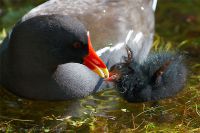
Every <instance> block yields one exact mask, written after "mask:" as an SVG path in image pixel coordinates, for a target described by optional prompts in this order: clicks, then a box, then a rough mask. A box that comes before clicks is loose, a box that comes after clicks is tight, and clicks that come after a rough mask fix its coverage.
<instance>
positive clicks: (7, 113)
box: [0, 0, 200, 132]
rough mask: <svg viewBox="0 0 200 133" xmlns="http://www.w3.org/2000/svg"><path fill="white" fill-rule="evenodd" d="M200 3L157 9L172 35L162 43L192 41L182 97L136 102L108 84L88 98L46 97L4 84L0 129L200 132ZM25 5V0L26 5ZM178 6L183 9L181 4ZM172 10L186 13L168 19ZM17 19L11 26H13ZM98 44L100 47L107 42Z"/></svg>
mask: <svg viewBox="0 0 200 133" xmlns="http://www.w3.org/2000/svg"><path fill="white" fill-rule="evenodd" d="M21 2H22V1H21ZM32 4H34V3H31V4H27V3H25V4H22V5H24V6H22V7H23V8H27V7H33V6H32ZM198 4H200V3H199V1H197V0H196V1H195V0H193V1H192V2H187V0H184V2H182V1H181V2H178V1H175V2H174V1H172V2H171V1H168V2H163V3H159V5H158V10H157V12H156V22H157V25H156V31H159V34H161V35H162V36H163V37H164V38H166V39H163V38H162V37H161V38H160V45H161V46H162V47H163V45H165V44H167V43H169V42H170V43H172V44H173V45H172V46H171V47H172V48H175V47H177V46H180V44H181V42H182V43H184V41H187V42H185V43H184V44H183V45H181V46H180V50H181V51H182V52H183V53H186V54H187V55H186V64H187V67H188V69H189V76H188V83H187V85H186V87H185V89H184V91H182V92H181V93H179V94H178V95H177V96H176V97H174V98H170V99H165V100H162V101H160V102H159V106H158V105H157V104H156V103H151V102H150V103H140V104H133V103H127V102H126V101H124V100H123V99H122V98H121V97H120V96H119V95H118V93H117V92H116V91H115V90H114V89H108V90H106V91H103V92H100V93H98V94H95V95H91V96H88V97H86V98H84V99H76V100H70V101H63V102H44V101H31V100H26V99H21V98H19V97H16V96H14V95H12V94H10V93H9V92H7V91H6V90H4V89H1V90H0V96H1V98H0V132H2V131H3V132H4V131H11V132H13V131H19V130H20V131H22V132H23V131H25V132H28V131H36V132H50V131H51V132H55V131H57V132H59V131H68V132H70V131H71V132H134V131H137V132H145V131H146V132H150V131H160V132H175V131H179V132H189V131H190V132H195V131H196V132H198V131H199V130H198V128H200V127H199V125H200V115H199V114H200V102H199V101H200V99H199V97H200V86H199V81H200V77H199V76H200V67H199V66H200V65H199V64H200V62H199V58H200V57H199V50H200V48H199V37H198V36H192V37H191V34H187V33H194V32H195V33H200V31H199V30H198V28H197V26H199V25H198V22H200V16H199V15H198V12H197V11H198V10H197V11H196V8H195V6H194V5H198ZM4 6H5V5H4ZM18 6H19V5H15V4H14V5H12V4H11V7H10V8H13V9H12V10H13V11H15V10H16V9H17V7H18ZM191 6H192V7H193V8H191ZM0 7H1V6H0ZM22 7H21V5H20V8H22ZM165 7H166V8H165ZM173 7H179V9H178V10H177V9H176V10H175V9H174V8H173ZM1 8H2V7H1ZM4 8H5V7H3V9H4ZM14 8H16V9H14ZM197 8H198V6H197ZM169 10H170V11H169ZM191 11H192V12H191ZM8 12H9V11H6V12H5V14H4V15H3V16H1V17H3V18H4V17H5V15H6V13H8ZM177 12H178V13H177ZM22 14H23V13H22ZM22 14H21V15H22ZM169 14H170V15H172V16H176V17H177V16H178V18H182V19H177V20H176V21H175V22H174V18H170V17H168V18H167V19H166V17H165V16H167V15H169ZM177 14H178V15H177ZM191 15H192V16H193V17H192V18H195V19H192V21H191V22H189V23H188V22H187V17H189V18H190V16H191ZM10 19H12V18H11V17H10ZM2 20H3V19H1V20H0V21H1V24H2ZM15 22H16V21H13V22H12V24H14V23H15ZM12 24H11V25H9V26H8V27H9V28H10V27H11V26H12ZM186 24H187V25H186ZM188 24H189V26H188ZM4 25H5V23H4ZM4 27H7V26H6V25H5V26H4ZM173 27H178V28H177V29H176V28H173ZM180 31H185V32H180ZM177 32H178V33H179V32H180V33H179V34H178V33H177ZM108 33H109V32H108ZM192 35H193V34H192ZM93 38H94V37H93ZM113 40H115V39H113ZM97 42H98V41H97ZM108 42H109V41H108ZM108 42H107V43H108ZM113 43H114V42H113ZM95 45H97V44H95ZM105 45H106V43H105ZM95 47H96V48H97V49H98V47H99V48H100V47H103V46H95Z"/></svg>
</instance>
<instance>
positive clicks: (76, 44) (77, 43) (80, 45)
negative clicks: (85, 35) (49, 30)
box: [73, 42, 83, 49]
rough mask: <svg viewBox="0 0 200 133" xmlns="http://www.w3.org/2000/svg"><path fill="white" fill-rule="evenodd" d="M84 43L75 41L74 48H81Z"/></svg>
mask: <svg viewBox="0 0 200 133" xmlns="http://www.w3.org/2000/svg"><path fill="white" fill-rule="evenodd" d="M82 46H83V45H82V44H81V42H75V43H74V44H73V47H74V48H76V49H79V48H82Z"/></svg>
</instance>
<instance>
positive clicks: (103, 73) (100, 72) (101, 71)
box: [93, 68, 109, 78]
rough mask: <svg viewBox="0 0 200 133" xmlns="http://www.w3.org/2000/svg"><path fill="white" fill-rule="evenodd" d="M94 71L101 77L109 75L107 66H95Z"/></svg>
mask: <svg viewBox="0 0 200 133" xmlns="http://www.w3.org/2000/svg"><path fill="white" fill-rule="evenodd" d="M93 71H94V72H95V73H97V74H98V75H99V76H100V77H101V78H108V77H109V71H108V69H107V68H101V69H100V68H97V69H95V70H93Z"/></svg>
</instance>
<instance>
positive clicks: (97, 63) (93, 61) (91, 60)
mask: <svg viewBox="0 0 200 133" xmlns="http://www.w3.org/2000/svg"><path fill="white" fill-rule="evenodd" d="M87 36H88V49H89V54H88V55H87V56H86V57H84V59H83V60H84V62H83V64H84V65H86V66H87V67H88V68H89V69H91V70H92V71H94V72H95V73H97V74H98V75H99V76H100V77H102V78H108V77H109V71H108V69H107V67H106V65H105V64H104V63H103V61H102V60H101V59H100V57H99V56H98V55H97V54H96V52H95V50H94V49H93V47H92V43H91V40H90V35H89V31H88V32H87Z"/></svg>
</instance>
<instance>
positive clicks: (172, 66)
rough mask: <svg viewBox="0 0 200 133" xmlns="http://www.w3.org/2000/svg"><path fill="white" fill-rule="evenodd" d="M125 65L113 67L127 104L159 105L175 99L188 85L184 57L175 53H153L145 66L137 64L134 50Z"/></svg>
mask: <svg viewBox="0 0 200 133" xmlns="http://www.w3.org/2000/svg"><path fill="white" fill-rule="evenodd" d="M127 52H128V57H127V58H125V62H124V63H118V64H116V65H114V66H112V67H111V73H112V76H111V77H110V79H109V80H111V81H113V82H114V83H115V85H116V88H117V90H118V91H119V93H120V94H121V95H122V97H123V98H124V99H125V100H127V101H128V102H146V101H157V100H160V99H164V98H168V97H172V96H174V95H176V94H177V93H178V92H179V91H181V90H182V89H183V87H184V84H185V82H186V74H187V71H186V67H185V65H184V63H183V56H182V55H179V54H176V53H172V52H158V53H150V54H149V56H148V57H147V59H146V60H145V61H144V62H143V63H142V64H140V63H138V62H136V61H134V57H132V51H131V49H129V48H127Z"/></svg>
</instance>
